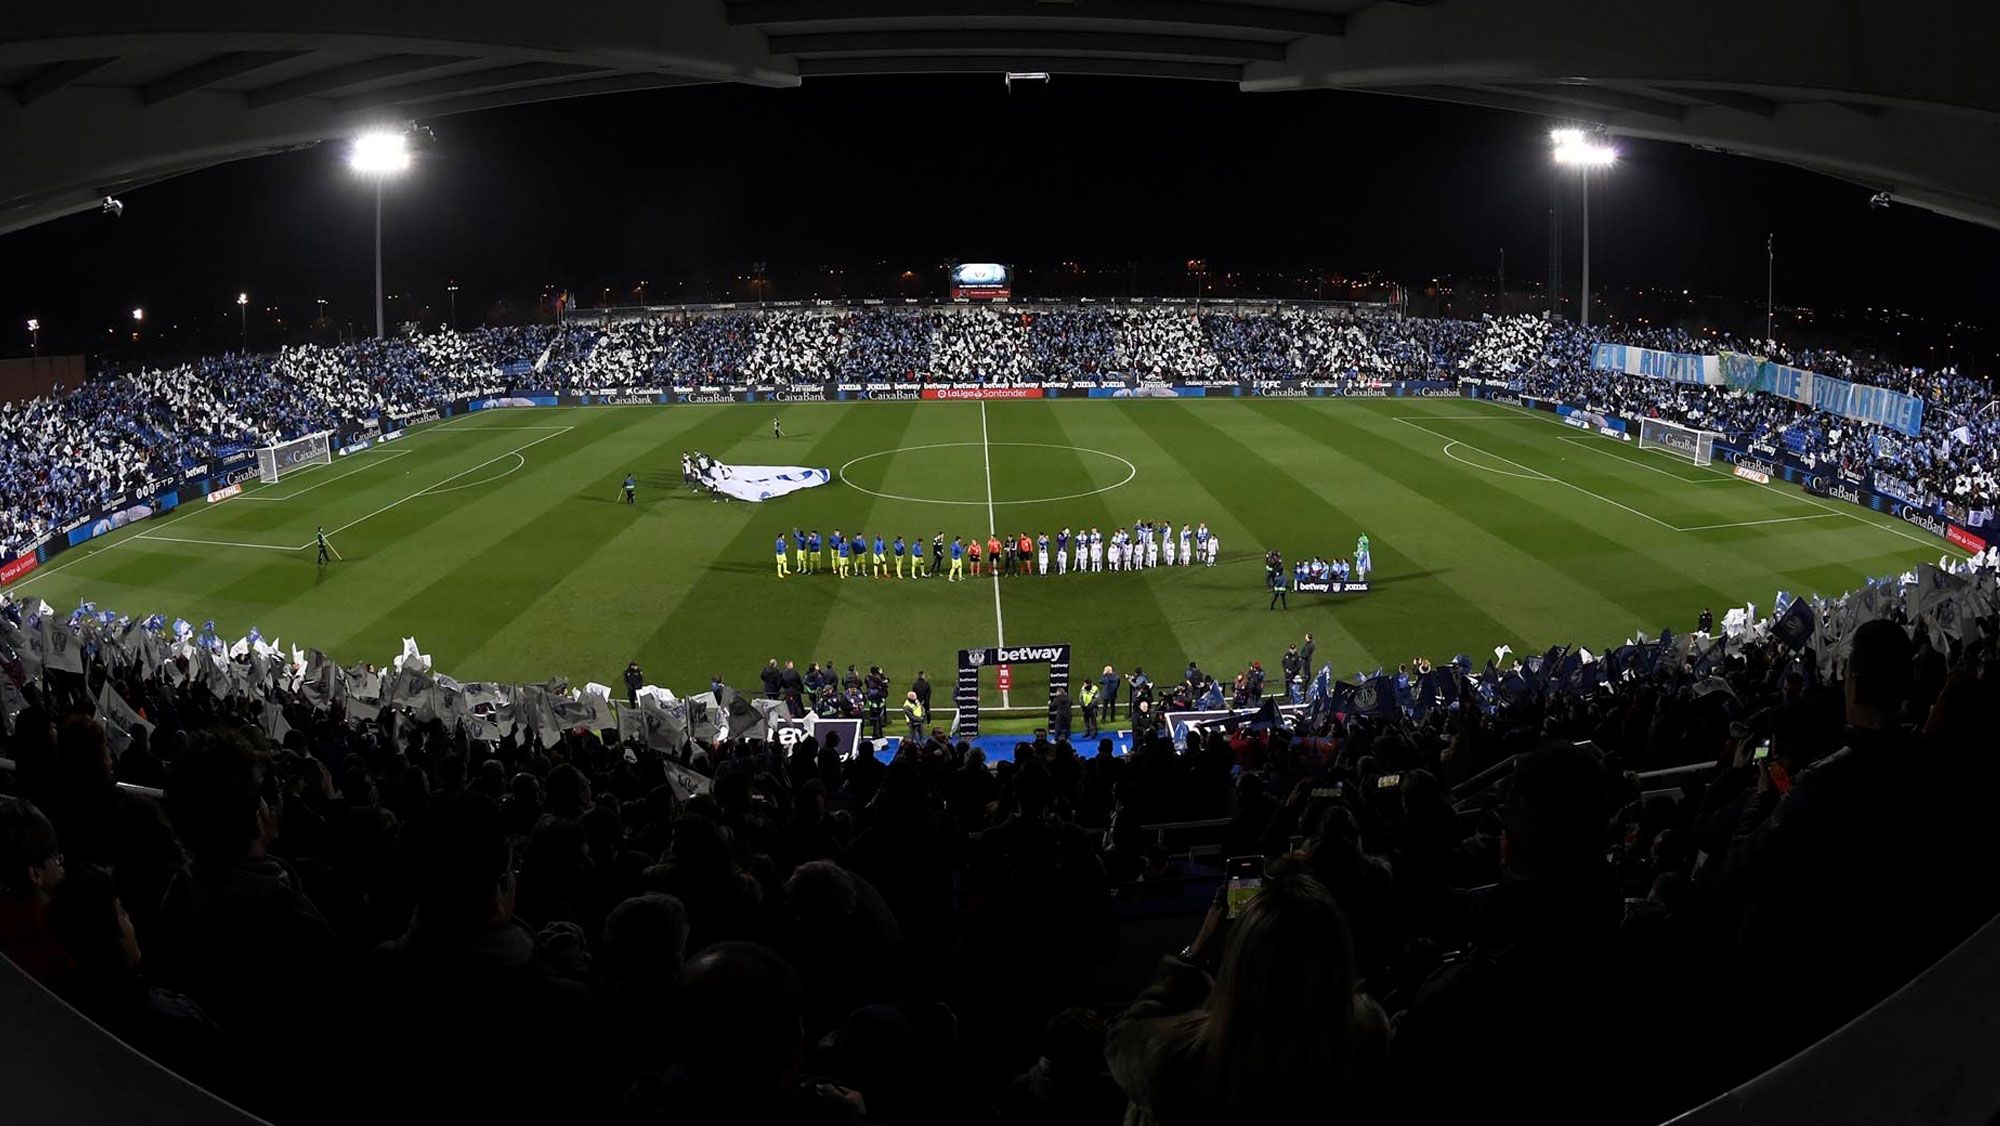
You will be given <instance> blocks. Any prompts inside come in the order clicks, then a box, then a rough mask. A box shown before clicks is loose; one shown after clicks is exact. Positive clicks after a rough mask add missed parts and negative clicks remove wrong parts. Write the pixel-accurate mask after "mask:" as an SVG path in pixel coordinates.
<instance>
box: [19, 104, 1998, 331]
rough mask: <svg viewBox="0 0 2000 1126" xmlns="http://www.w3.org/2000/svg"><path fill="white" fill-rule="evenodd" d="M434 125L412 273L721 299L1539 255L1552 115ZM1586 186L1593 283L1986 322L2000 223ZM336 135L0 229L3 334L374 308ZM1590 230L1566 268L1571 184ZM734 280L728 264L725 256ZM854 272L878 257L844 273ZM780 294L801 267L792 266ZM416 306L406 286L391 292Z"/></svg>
mask: <svg viewBox="0 0 2000 1126" xmlns="http://www.w3.org/2000/svg"><path fill="white" fill-rule="evenodd" d="M428 124H429V125H430V126H431V127H432V129H433V130H434V132H435V134H436V144H435V145H434V146H433V147H431V148H429V149H428V150H427V151H425V152H424V153H422V154H421V156H420V159H419V163H418V164H417V166H416V167H415V168H414V169H413V171H412V173H411V174H409V175H408V176H406V177H404V178H403V179H402V180H400V181H398V182H396V183H394V184H393V185H392V186H391V187H390V189H389V192H390V194H389V198H388V211H387V215H388V219H387V248H388V257H387V270H388V287H389V289H390V290H391V291H392V292H397V291H405V290H407V291H410V292H415V293H419V294H427V295H430V296H431V297H432V298H433V299H435V301H436V302H437V306H436V307H437V309H438V310H439V312H438V315H439V316H440V317H441V316H442V308H443V302H444V292H443V289H444V285H445V281H446V279H447V278H455V279H457V280H458V282H459V283H460V284H461V286H462V287H463V289H462V291H461V293H460V295H459V298H460V314H461V315H460V320H461V322H462V323H465V322H471V321H473V320H474V319H476V318H479V317H481V316H484V315H488V314H490V312H491V309H492V302H494V301H495V300H496V299H498V298H502V297H506V298H510V299H512V300H513V301H514V302H515V303H516V304H515V307H516V308H519V307H520V305H519V303H520V302H521V301H524V300H527V301H532V299H533V297H534V295H535V294H536V293H537V292H539V291H540V290H541V289H542V288H543V287H544V286H545V285H548V284H555V285H560V286H564V287H567V288H570V289H572V290H574V291H575V292H576V293H577V295H578V296H579V297H580V298H582V299H583V300H584V301H585V302H586V303H594V302H595V301H596V300H597V296H598V293H599V291H600V289H601V287H603V286H613V287H616V288H619V289H629V287H631V286H632V285H633V284H634V283H635V282H637V281H639V280H642V279H644V280H648V281H650V282H652V283H653V284H652V287H651V289H650V294H651V296H653V297H654V298H656V299H658V298H660V297H662V296H672V295H674V294H675V292H676V291H675V289H674V288H673V283H674V281H675V280H680V281H681V282H683V283H684V287H683V288H682V289H681V290H679V291H678V292H679V293H680V294H682V295H684V296H689V297H694V296H721V295H722V294H721V293H720V292H719V287H720V285H721V284H724V283H726V280H727V279H728V278H729V277H730V276H732V275H734V274H737V273H743V272H747V271H748V270H749V269H750V267H751V264H752V263H753V262H765V263H768V264H769V266H770V269H771V272H772V273H773V275H779V274H783V273H786V272H788V271H801V270H804V269H806V268H809V267H819V266H834V267H840V268H842V269H844V270H848V271H850V272H852V273H854V274H857V275H858V274H864V273H865V274H866V275H867V276H869V277H874V276H882V275H881V271H883V270H886V269H889V268H891V267H893V268H897V269H900V268H903V267H909V268H917V269H922V268H927V267H934V266H936V265H937V264H938V263H939V262H941V261H944V260H947V259H956V258H963V259H977V260H999V261H1011V262H1016V263H1024V264H1027V263H1042V264H1050V265H1053V264H1054V263H1055V262H1057V261H1058V260H1062V259H1074V260H1078V261H1081V262H1084V263H1086V264H1087V265H1091V266H1094V267H1115V266H1122V265H1123V264H1125V263H1127V262H1140V263H1148V264H1159V265H1161V266H1163V267H1164V265H1165V264H1167V263H1173V262H1180V261H1184V260H1185V259H1188V258H1193V257H1198V258H1203V259H1205V260H1206V261H1207V262H1208V263H1209V267H1210V269H1211V271H1223V270H1273V269H1276V270H1300V271H1303V270H1308V269H1317V270H1323V271H1334V272H1340V273H1346V274H1350V275H1352V274H1361V273H1367V272H1378V273H1381V274H1384V275H1387V276H1388V277H1390V278H1392V279H1395V280H1400V281H1406V282H1420V281H1422V280H1425V279H1428V278H1430V277H1432V276H1450V275H1466V276H1472V275H1480V276H1488V277H1490V276H1492V275H1493V274H1494V273H1495V272H1496V270H1497V268H1498V265H1499V259H1500V252H1501V248H1502V247H1504V248H1505V249H1506V252H1507V269H1508V275H1509V278H1510V280H1511V281H1514V282H1515V283H1516V284H1521V283H1528V282H1538V281H1541V280H1543V279H1545V278H1546V276H1547V245H1548V242H1547V239H1548V226H1547V211H1548V208H1549V206H1550V203H1551V196H1552V183H1553V177H1552V173H1551V165H1550V162H1549V160H1548V155H1547V150H1548V143H1547V139H1546V129H1547V123H1546V122H1544V121H1541V120H1539V119H1535V118H1529V117H1523V116H1517V115H1512V114H1505V113H1500V112H1494V111H1484V110H1475V109H1468V108H1461V107H1455V106H1447V105H1437V104H1431V103H1425V102H1419V101H1412V100H1405V99H1398V98H1389V97H1381V96H1372V95H1350V94H1337V93H1331V92H1306V93H1292V94H1259V95H1250V94H1242V93H1239V92H1237V91H1236V90H1235V89H1234V88H1232V87H1228V86H1224V85H1215V84H1205V83H1169V82H1156V81H1136V80H1132V81H1117V80H1089V79H1079V78H1069V77H1064V76H1060V75H1059V76H1057V77H1056V78H1055V80H1054V81H1052V82H1051V83H1050V84H1048V85H1047V86H1046V87H1032V86H1031V87H1025V88H1023V87H1018V86H1017V87H1016V89H1015V90H1014V91H1013V92H1012V93H1011V94H1010V93H1009V92H1008V91H1007V89H1006V88H1005V86H1004V85H1003V84H1002V82H1001V81H1000V79H999V78H998V77H997V76H992V77H972V78H914V77H912V78H896V79H881V80H876V79H822V80H818V81H813V82H809V83H807V84H806V85H804V86H803V87H800V88H798V89H793V90H762V89H753V88H748V87H734V86H730V87H722V86H718V87H697V88H688V89H681V90H668V91H661V92H657V93H651V94H637V95H620V96H615V97H603V98H593V99H582V100H575V101H567V102H559V103H553V104H549V105H542V106H529V107H522V108H518V109H512V110H502V111H493V112H488V113H482V114H475V115H467V116H460V117H448V118H441V119H436V120H434V121H430V122H428ZM1618 143H1619V147H1620V148H1621V150H1622V153H1623V159H1622V160H1621V161H1620V163H1619V165H1618V166H1617V168H1616V169H1615V170H1614V171H1613V172H1611V173H1610V174H1609V176H1608V178H1607V179H1605V180H1602V181H1599V182H1598V183H1597V186H1595V187H1593V189H1592V193H1591V210H1592V220H1593V226H1592V242H1593V251H1594V255H1593V267H1592V269H1593V275H1594V279H1595V280H1596V281H1597V282H1598V283H1599V284H1601V285H1609V286H1624V287H1639V286H1674V287H1683V286H1686V287H1692V288H1695V289H1697V290H1703V289H1705V290H1708V291H1710V292H1713V293H1719V294H1722V295H1725V296H1730V297H1741V298H1753V297H1754V298H1756V299H1758V300H1761V298H1762V294H1763V288H1764V236H1765V233H1766V232H1767V231H1770V232H1774V233H1775V234H1776V236H1777V245H1778V255H1779V257H1778V300H1779V301H1780V303H1797V304H1804V305H1815V306H1822V307H1844V308H1859V307H1861V306H1864V305H1883V304H1887V305H1893V306H1900V307H1904V308H1909V309H1913V310H1916V311H1920V312H1924V313H1926V314H1929V315H1931V316H1933V317H1943V318H1946V319H1951V318H1964V319H1967V320H1971V321H1975V322H1978V323H1981V324H1986V323H1988V322H1990V321H1991V320H1992V317H1991V315H1990V313H1989V311H1988V308H1989V304H1990V301H1991V295H1992V294H1994V293H1995V292H1997V291H2000V285H1996V283H2000V264H1997V263H2000V233H1997V232H1994V231H1989V230H1986V229H1984V228H1980V227H1975V226H1971V225H1968V224H1965V223H1961V222H1957V221H1954V220H1949V219H1944V218H1940V217H1936V216H1933V215H1930V214H1928V213H1926V212H1923V211H1920V210H1917V209H1915V208H1910V207H1904V206H1897V207H1892V208H1890V209H1888V210H1886V211H1876V210H1871V209H1869V208H1868V207H1867V206H1866V200H1867V196H1868V194H1869V191H1868V189H1867V188H1864V187H1861V186H1858V185H1853V184H1846V183H1841V182H1837V181H1833V180H1829V179H1825V178H1822V177H1818V176H1814V175H1811V174H1808V173H1805V172H1800V171H1795V170H1792V169H1789V168H1784V167H1781V166H1778V165H1772V164H1766V163H1763V162H1759V161H1754V160H1748V159H1742V158H1734V157H1727V156H1721V155H1717V154H1713V153H1705V152H1699V151H1696V150H1694V149H1692V148H1688V147H1685V146H1677V145H1667V144H1655V143H1648V142H1635V141H1620V142H1618ZM343 154H344V146H341V145H338V144H328V145H323V146H320V147H318V148H316V149H311V150H306V151H301V152H297V153H292V154H288V155H284V156H276V157H265V158H259V159H254V160H249V161H244V162H241V163H237V164H234V165H227V166H224V167H220V168H216V169H211V170H209V171H207V172H203V173H198V174H195V175H190V176H186V177H182V178H180V179H177V180H172V181H169V182H166V183H163V184H160V185H156V186H154V187H151V188H148V189H145V190H142V191H136V192H133V193H130V194H129V195H127V196H125V197H123V198H124V201H125V203H126V204H127V210H126V212H125V215H124V217H123V218H122V219H112V218H110V217H108V216H104V215H99V214H97V213H95V212H91V213H88V214H83V215H77V216H72V217H70V218H67V219H64V220H60V221H57V222H54V223H49V224H46V225H44V226H41V227H38V228H33V229H30V230H28V231H24V232H19V233H16V234H13V235H10V236H5V237H0V263H5V268H4V269H0V314H4V315H5V316H6V318H7V320H6V321H5V322H0V323H4V324H5V325H6V326H7V327H6V329H5V330H4V331H0V353H16V352H20V351H24V350H25V345H26V340H25V337H24V336H23V335H22V333H21V332H20V328H19V326H21V325H22V323H23V322H24V320H25V318H26V317H28V316H31V315H32V316H38V317H40V318H41V319H42V321H43V322H44V324H45V326H46V329H45V333H44V337H43V344H44V350H45V351H64V350H88V349H95V348H99V347H102V346H103V345H104V343H105V341H106V340H107V335H106V333H105V328H106V326H109V325H114V324H116V325H119V326H121V328H122V327H123V326H127V325H129V320H128V319H127V318H128V316H129V310H130V309H131V308H132V307H133V306H134V305H143V306H145V307H146V309H147V311H148V312H147V316H148V321H149V323H152V324H159V325H162V326H164V325H165V324H166V323H168V322H173V321H182V320H188V319H191V318H204V319H206V321H208V322H210V323H211V325H214V324H220V325H224V326H227V327H229V328H233V327H234V325H235V324H236V319H235V318H236V309H235V307H234V304H233V302H234V298H235V294H236V293H237V291H238V290H248V291H249V292H250V294H251V297H252V298H253V304H252V308H253V313H254V312H256V311H258V310H261V309H262V308H263V307H264V306H265V305H267V304H274V305H275V306H276V307H277V308H279V309H280V310H281V311H282V312H283V313H284V315H286V316H287V317H291V318H296V319H298V320H304V319H309V318H310V316H311V312H312V309H313V301H314V299H315V298H317V297H325V298H327V299H328V300H329V302H330V303H331V305H330V308H331V309H332V310H333V314H334V318H335V319H336V320H346V321H354V322H361V321H364V320H366V319H368V318H369V317H370V316H371V314H370V313H369V304H368V302H369V292H370V290H369V286H370V285H371V272H370V271H371V265H370V261H371V259H370V253H371V245H372V244H371V241H370V236H371V234H372V231H371V226H370V223H371V218H372V202H373V200H372V190H371V189H370V188H369V187H368V186H367V185H366V184H364V183H362V182H360V181H358V180H357V179H356V178H355V177H354V176H353V175H351V174H350V173H349V172H348V171H347V170H346V168H345V166H344V164H343V163H342V158H343ZM1564 198H1565V200H1566V201H1567V202H1566V207H1568V208H1569V209H1570V214H1569V220H1568V221H1569V227H1568V230H1567V233H1566V235H1565V249H1566V251H1567V253H1568V255H1569V256H1570V259H1571V261H1570V265H1569V266H1568V267H1567V271H1566V274H1567V281H1568V283H1569V284H1573V283H1574V279H1575V255H1576V251H1577V226H1576V218H1575V215H1574V210H1573V209H1574V195H1573V192H1570V193H1568V194H1566V195H1565V197H1564ZM717 279H720V281H718V280H717ZM851 288H861V287H860V286H858V285H857V286H852V287H851ZM798 295H799V294H797V293H791V294H787V293H782V292H781V293H778V294H776V296H780V297H784V296H798ZM392 315H393V314H392Z"/></svg>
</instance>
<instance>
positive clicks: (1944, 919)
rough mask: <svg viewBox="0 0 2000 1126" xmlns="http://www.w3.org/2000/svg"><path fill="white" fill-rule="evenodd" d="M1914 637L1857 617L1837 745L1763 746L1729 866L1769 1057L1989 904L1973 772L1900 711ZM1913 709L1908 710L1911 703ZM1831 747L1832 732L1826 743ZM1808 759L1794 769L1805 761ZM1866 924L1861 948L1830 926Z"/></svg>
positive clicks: (1871, 993) (1845, 1010)
mask: <svg viewBox="0 0 2000 1126" xmlns="http://www.w3.org/2000/svg"><path fill="white" fill-rule="evenodd" d="M1916 663H1917V653H1916V651H1915V648H1914V647H1913V646H1912V644H1911V641H1910V638H1909V636H1908V634H1907V633H1906V632H1905V630H1904V627H1903V626H1902V625H1900V624H1898V623H1896V622H1893V621H1889V620H1886V619H1878V620H1875V621H1871V622H1868V623H1866V624H1864V625H1862V626H1861V627H1860V628H1859V629H1857V630H1856V631H1855V632H1854V635H1853V645H1852V649H1851V652H1850V655H1849V657H1848V661H1847V670H1846V678H1845V680H1844V682H1843V683H1842V685H1841V692H1842V697H1841V698H1842V704H1843V710H1844V713H1845V718H1846V720H1847V729H1846V732H1845V734H1844V735H1843V736H1842V738H1841V741H1840V742H1839V744H1838V749H1836V750H1833V752H1832V753H1831V754H1824V755H1821V756H1818V757H1812V756H1807V755H1801V754H1800V753H1799V750H1798V749H1796V748H1790V747H1788V746H1787V736H1786V734H1785V733H1783V732H1780V733H1779V735H1778V736H1777V737H1776V738H1775V739H1773V740H1772V741H1771V749H1770V750H1769V751H1768V752H1766V753H1763V754H1762V756H1761V758H1760V757H1758V756H1759V749H1757V748H1753V750H1752V751H1751V756H1752V762H1753V763H1754V764H1755V765H1756V767H1757V777H1756V782H1755V786H1756V789H1755V792H1754V793H1752V794H1751V795H1750V797H1749V798H1748V800H1747V801H1746V802H1745V803H1744V805H1743V807H1742V809H1741V811H1740V812H1739V813H1738V815H1737V819H1736V828H1735V834H1734V839H1733V841H1732V843H1731V845H1730V849H1729V853H1728V855H1727V856H1726V858H1724V861H1723V866H1722V871H1721V874H1720V877H1721V883H1722V886H1723V888H1724V889H1725V890H1726V891H1727V892H1729V893H1731V894H1734V895H1740V896H1742V897H1743V899H1744V901H1745V903H1746V910H1745V914H1744V921H1743V926H1742V930H1741V934H1740V936H1739V950H1738V961H1739V962H1741V963H1743V964H1744V965H1745V966H1758V967H1764V968H1765V969H1764V970H1763V971H1761V972H1757V973H1756V974H1755V977H1756V979H1757V981H1758V983H1759V989H1760V991H1761V993H1762V997H1761V1001H1762V1002H1763V1003H1761V1004H1760V1005H1758V1006H1757V1016H1758V1018H1759V1021H1760V1023H1761V1024H1762V1025H1763V1027H1761V1028H1759V1029H1758V1030H1757V1032H1758V1037H1757V1039H1758V1042H1759V1043H1760V1044H1761V1045H1767V1046H1768V1049H1767V1054H1768V1055H1769V1056H1770V1058H1771V1059H1772V1060H1773V1061H1775V1060H1777V1059H1782V1058H1784V1057H1785V1056H1786V1055H1789V1054H1790V1053H1791V1052H1793V1051H1795V1050H1798V1049H1801V1048H1803V1047H1805V1046H1806V1045H1807V1044H1809V1043H1811V1042H1812V1041H1814V1040H1816V1039H1818V1038H1819V1037H1821V1036H1823V1035H1825V1034H1827V1033H1830V1032H1832V1031H1833V1030H1834V1029H1836V1028H1838V1027H1839V1026H1840V1025H1841V1024H1843V1023H1845V1022H1846V1021H1847V1020H1848V1019H1851V1018H1852V1017H1854V1016H1856V1015H1858V1014H1859V1013H1861V1012H1862V1011H1863V1010H1864V1009H1866V1008H1867V1007H1868V1006H1869V1005H1871V1004H1873V1003H1874V1002H1875V1001H1878V1000H1880V999H1881V998H1882V997H1884V996H1886V995H1888V994H1889V993H1890V992H1892V991H1893V990H1895V989H1896V988H1898V987H1900V986H1901V985H1902V984H1903V983H1904V982H1906V981H1908V980H1909V979H1910V978H1911V977H1913V976H1914V975H1915V974H1917V973H1919V972H1921V971H1922V970H1923V969H1925V968H1926V967H1928V966H1930V965H1931V964H1932V963H1934V962H1935V961H1937V959H1938V958H1940V957H1942V956H1943V955H1944V954H1945V953H1946V952H1947V951H1948V950H1950V949H1951V947H1952V946H1953V945H1954V944H1956V943H1957V942H1958V941H1959V940H1960V939H1962V938H1963V937H1964V936H1965V935H1967V934H1969V933H1970V932H1971V930H1972V929H1973V928H1974V927H1976V926H1977V925H1978V924H1979V923H1980V922H1981V921H1983V920H1984V919H1985V917H1986V916H1987V914H1989V913H1990V912H1991V911H1992V909H1993V898H1994V892H1993V890H1992V880H1991V878H1990V874H1986V872H1985V865H1984V864H1982V863H1981V862H1980V861H1979V860H1978V858H1979V857H1980V856H1982V855H1983V854H1984V853H1985V852H1987V851H1990V850H1988V849H1986V848H1985V847H1984V844H1985V842H1983V841H1982V840H1981V826H1983V825H1985V824H1987V823H1988V822H1989V821H1990V817H1988V816H1986V815H1985V812H1984V811H1983V810H1982V809H1980V808H1979V805H1980V803H1981V802H1983V801H1987V800H1990V793H1982V787H1980V786H1978V785H1976V784H1975V783H1976V781H1977V779H1978V778H1979V777H1980V776H1981V774H1982V769H1981V767H1980V766H1979V764H1977V763H1975V762H1970V761H1961V760H1960V759H1959V758H1958V756H1957V755H1955V754H1953V753H1952V752H1951V751H1950V750H1949V749H1948V748H1946V747H1943V746H1933V745H1932V744H1931V743H1930V742H1929V741H1927V740H1926V739H1925V738H1924V737H1923V736H1921V735H1920V734H1918V733H1917V732H1916V731H1914V730H1912V728H1911V726H1910V725H1909V723H1908V722H1907V718H1906V717H1905V715H1904V704H1905V702H1906V700H1907V699H1908V698H1909V696H1910V689H1911V681H1912V671H1913V667H1914V666H1915V665H1916ZM1909 718H1914V717H1909ZM1822 749H1824V748H1822ZM1800 762H1810V763H1811V765H1810V766H1809V767H1807V768H1804V769H1800V768H1799V767H1798V766H1797V765H1796V764H1798V763H1800ZM1856 927H1862V928H1865V930H1866V932H1867V934H1868V936H1869V937H1868V942H1867V943H1866V946H1865V950H1864V949H1863V948H1858V947H1856V946H1855V945H1854V944H1852V943H1849V942H1843V941H1840V940H1838V939H1837V938H1835V937H1834V936H1836V935H1839V934H1841V933H1853V932H1854V931H1855V929H1856Z"/></svg>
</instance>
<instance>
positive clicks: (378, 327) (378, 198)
mask: <svg viewBox="0 0 2000 1126" xmlns="http://www.w3.org/2000/svg"><path fill="white" fill-rule="evenodd" d="M382 336H388V332H384V326H382V176H380V174H378V176H376V338H382Z"/></svg>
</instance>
